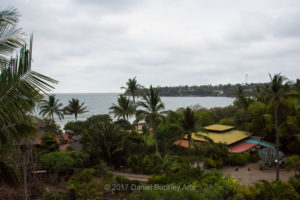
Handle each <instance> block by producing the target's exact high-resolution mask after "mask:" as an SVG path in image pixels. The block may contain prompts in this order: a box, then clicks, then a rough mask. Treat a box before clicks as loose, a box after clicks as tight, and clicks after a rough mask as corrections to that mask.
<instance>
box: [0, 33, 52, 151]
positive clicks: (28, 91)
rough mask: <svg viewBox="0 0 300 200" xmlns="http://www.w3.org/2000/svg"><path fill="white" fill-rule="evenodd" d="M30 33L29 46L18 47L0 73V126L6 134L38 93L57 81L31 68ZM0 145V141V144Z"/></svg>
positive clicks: (28, 108) (30, 105) (28, 107)
mask: <svg viewBox="0 0 300 200" xmlns="http://www.w3.org/2000/svg"><path fill="white" fill-rule="evenodd" d="M31 52H32V36H31V39H30V47H29V49H27V47H26V45H25V46H24V47H22V48H21V49H20V54H19V56H17V57H16V58H11V60H10V61H9V62H8V63H7V64H5V65H3V68H2V70H1V74H0V85H1V86H0V127H1V133H2V134H4V136H5V137H11V136H13V134H14V133H15V128H14V126H16V121H18V119H19V118H20V115H25V114H26V113H28V112H29V111H30V110H31V109H32V99H35V98H36V95H37V93H39V92H43V93H46V92H49V91H50V90H51V89H53V86H51V85H50V83H57V81H56V80H54V79H52V78H49V77H47V76H44V75H42V74H39V73H37V72H35V71H32V70H31V60H32V58H31V55H32V54H31ZM0 145H1V144H0Z"/></svg>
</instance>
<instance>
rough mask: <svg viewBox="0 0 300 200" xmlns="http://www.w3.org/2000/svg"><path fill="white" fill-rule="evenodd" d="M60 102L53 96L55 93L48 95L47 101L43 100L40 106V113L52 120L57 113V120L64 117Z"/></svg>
mask: <svg viewBox="0 0 300 200" xmlns="http://www.w3.org/2000/svg"><path fill="white" fill-rule="evenodd" d="M62 106H63V105H62V103H59V100H58V99H56V98H55V95H54V94H53V95H49V96H48V101H47V100H44V101H43V102H42V105H41V107H40V114H41V115H42V116H43V117H44V116H46V115H47V117H48V118H49V119H51V120H54V115H57V116H58V118H59V120H61V119H63V118H64V115H63V109H62Z"/></svg>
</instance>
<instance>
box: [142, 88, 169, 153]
mask: <svg viewBox="0 0 300 200" xmlns="http://www.w3.org/2000/svg"><path fill="white" fill-rule="evenodd" d="M142 99H143V101H141V102H138V106H141V107H142V108H143V110H139V111H137V114H138V115H140V116H141V117H142V118H144V119H145V121H146V122H148V123H149V124H150V127H151V128H152V132H153V133H154V141H155V150H156V153H159V149H158V141H157V137H156V128H157V125H158V124H159V122H160V121H161V119H162V118H163V114H164V113H165V111H162V110H163V109H164V108H165V105H164V104H163V103H162V101H161V98H160V96H159V90H158V89H156V90H155V89H153V87H152V85H150V88H149V90H146V92H145V93H144V94H143V96H142Z"/></svg>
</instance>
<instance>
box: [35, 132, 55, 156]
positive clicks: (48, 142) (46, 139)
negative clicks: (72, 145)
mask: <svg viewBox="0 0 300 200" xmlns="http://www.w3.org/2000/svg"><path fill="white" fill-rule="evenodd" d="M41 140H42V142H41V144H40V146H41V147H42V149H43V152H44V153H49V152H54V151H58V150H59V144H58V143H57V141H56V139H55V137H54V134H52V133H45V134H44V135H43V137H42V138H41Z"/></svg>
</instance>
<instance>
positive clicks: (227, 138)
mask: <svg viewBox="0 0 300 200" xmlns="http://www.w3.org/2000/svg"><path fill="white" fill-rule="evenodd" d="M201 135H203V136H206V137H208V138H210V139H211V140H212V141H213V142H214V143H223V144H226V145H230V144H233V143H235V142H238V141H240V140H243V139H245V138H248V137H249V136H251V135H252V134H251V133H249V132H245V131H239V130H229V131H226V132H223V133H216V132H198V133H196V134H195V133H192V139H193V140H195V141H201V142H205V141H206V139H205V138H203V137H201ZM185 138H187V136H185Z"/></svg>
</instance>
